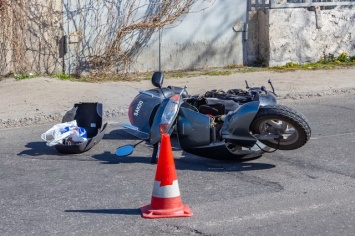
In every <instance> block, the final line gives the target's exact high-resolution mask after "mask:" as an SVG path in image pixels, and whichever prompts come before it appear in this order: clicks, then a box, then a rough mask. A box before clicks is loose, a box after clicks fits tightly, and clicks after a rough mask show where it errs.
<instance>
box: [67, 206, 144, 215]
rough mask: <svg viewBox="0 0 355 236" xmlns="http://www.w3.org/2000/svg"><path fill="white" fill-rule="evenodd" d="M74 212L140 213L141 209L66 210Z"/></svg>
mask: <svg viewBox="0 0 355 236" xmlns="http://www.w3.org/2000/svg"><path fill="white" fill-rule="evenodd" d="M64 212H73V213H93V214H115V215H140V214H141V211H140V209H138V208H137V209H92V210H65V211H64Z"/></svg>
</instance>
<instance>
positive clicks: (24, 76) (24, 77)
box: [14, 73, 36, 80]
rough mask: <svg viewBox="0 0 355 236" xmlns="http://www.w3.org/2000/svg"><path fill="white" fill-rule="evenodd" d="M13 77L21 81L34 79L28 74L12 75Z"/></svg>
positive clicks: (32, 75)
mask: <svg viewBox="0 0 355 236" xmlns="http://www.w3.org/2000/svg"><path fill="white" fill-rule="evenodd" d="M14 77H15V79H16V80H23V79H29V78H34V77H36V75H34V74H32V73H29V74H14Z"/></svg>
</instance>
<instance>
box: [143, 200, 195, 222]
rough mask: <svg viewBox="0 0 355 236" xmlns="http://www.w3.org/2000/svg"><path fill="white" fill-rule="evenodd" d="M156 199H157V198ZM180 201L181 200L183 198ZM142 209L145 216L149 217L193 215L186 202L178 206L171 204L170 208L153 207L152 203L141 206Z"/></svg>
mask: <svg viewBox="0 0 355 236" xmlns="http://www.w3.org/2000/svg"><path fill="white" fill-rule="evenodd" d="M179 198H180V197H179ZM154 201H157V199H155V200H154ZM158 201H159V200H158ZM179 201H180V202H181V199H180V200H179ZM152 202H153V199H152ZM164 204H165V203H164ZM140 209H141V212H142V216H143V218H148V219H156V218H175V217H189V216H192V215H193V213H192V210H191V209H190V207H189V206H187V205H185V204H181V205H180V206H178V207H171V206H170V207H169V208H164V207H162V208H160V207H158V208H156V207H152V204H149V205H146V206H143V207H141V208H140Z"/></svg>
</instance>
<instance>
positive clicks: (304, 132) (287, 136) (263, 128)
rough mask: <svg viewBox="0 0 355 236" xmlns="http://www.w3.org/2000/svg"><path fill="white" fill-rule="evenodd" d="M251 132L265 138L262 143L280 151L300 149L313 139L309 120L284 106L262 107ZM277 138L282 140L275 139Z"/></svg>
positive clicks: (261, 140) (251, 127)
mask: <svg viewBox="0 0 355 236" xmlns="http://www.w3.org/2000/svg"><path fill="white" fill-rule="evenodd" d="M250 130H251V132H252V133H253V134H260V135H262V136H263V139H260V140H259V141H260V142H262V143H264V144H265V145H267V146H269V147H271V148H277V149H280V150H294V149H297V148H300V147H302V146H303V145H305V144H306V143H307V142H308V140H309V139H310V137H311V129H310V127H309V124H308V122H307V119H306V118H305V117H304V116H303V115H302V114H301V113H299V112H297V111H295V110H293V109H292V108H289V107H286V106H283V105H267V106H262V107H260V108H259V111H258V113H257V115H256V116H255V118H254V120H253V122H252V124H251V126H250ZM268 136H270V138H268ZM275 136H279V137H280V138H273V137H275Z"/></svg>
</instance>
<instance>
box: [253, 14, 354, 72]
mask: <svg viewBox="0 0 355 236" xmlns="http://www.w3.org/2000/svg"><path fill="white" fill-rule="evenodd" d="M317 14H318V16H317V15H316V12H315V11H309V10H307V9H302V8H300V9H270V10H268V12H267V14H266V15H267V17H266V18H268V26H265V25H264V26H263V27H269V30H268V32H269V33H268V35H267V34H266V36H268V38H260V39H259V40H261V41H263V40H267V41H268V42H269V56H268V65H269V66H277V65H285V64H286V63H288V62H296V63H299V64H305V63H309V62H316V61H319V60H320V59H321V57H323V56H324V55H329V53H331V54H334V56H338V55H340V54H341V53H342V52H347V53H348V54H349V55H355V11H354V10H350V9H335V10H321V11H319V12H318V13H317ZM264 36H265V35H264ZM264 56H265V55H264ZM266 57H267V55H266Z"/></svg>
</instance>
